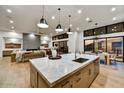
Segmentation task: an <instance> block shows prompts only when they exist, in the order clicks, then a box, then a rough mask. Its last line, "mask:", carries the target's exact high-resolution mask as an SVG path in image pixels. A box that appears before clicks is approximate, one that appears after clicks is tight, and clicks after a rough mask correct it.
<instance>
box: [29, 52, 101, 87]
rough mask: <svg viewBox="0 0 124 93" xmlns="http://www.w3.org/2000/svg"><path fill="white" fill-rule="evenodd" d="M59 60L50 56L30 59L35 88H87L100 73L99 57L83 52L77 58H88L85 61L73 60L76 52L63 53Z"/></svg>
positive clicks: (31, 82)
mask: <svg viewBox="0 0 124 93" xmlns="http://www.w3.org/2000/svg"><path fill="white" fill-rule="evenodd" d="M61 56H62V58H61V59H58V60H50V59H48V57H44V58H37V59H32V60H30V84H31V87H34V88H50V87H51V88H52V87H53V88H64V87H65V88H71V87H72V88H85V87H89V86H90V85H91V84H92V82H93V81H94V79H95V78H96V76H97V75H98V74H99V57H98V56H95V55H88V54H81V55H79V54H78V56H77V58H85V59H88V60H87V61H85V62H83V63H78V62H76V61H73V60H74V59H75V55H74V54H64V55H61Z"/></svg>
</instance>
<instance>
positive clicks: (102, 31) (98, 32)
mask: <svg viewBox="0 0 124 93" xmlns="http://www.w3.org/2000/svg"><path fill="white" fill-rule="evenodd" d="M102 34H106V28H105V27H100V28H96V29H94V35H102Z"/></svg>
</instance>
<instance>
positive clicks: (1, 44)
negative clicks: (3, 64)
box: [0, 31, 23, 57]
mask: <svg viewBox="0 0 124 93" xmlns="http://www.w3.org/2000/svg"><path fill="white" fill-rule="evenodd" d="M4 37H9V38H19V39H22V38H23V36H22V34H20V33H15V32H4V31H0V57H2V51H3V50H7V49H6V48H5V42H4ZM21 45H22V46H21V48H20V49H22V48H23V40H22V44H21ZM9 50H10V49H9Z"/></svg>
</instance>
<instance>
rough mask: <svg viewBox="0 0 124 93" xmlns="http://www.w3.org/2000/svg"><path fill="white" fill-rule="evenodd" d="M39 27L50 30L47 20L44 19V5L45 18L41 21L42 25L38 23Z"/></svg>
mask: <svg viewBox="0 0 124 93" xmlns="http://www.w3.org/2000/svg"><path fill="white" fill-rule="evenodd" d="M37 26H38V27H39V28H48V27H49V25H48V24H47V21H46V19H45V18H44V5H43V16H42V18H41V19H40V23H38V24H37Z"/></svg>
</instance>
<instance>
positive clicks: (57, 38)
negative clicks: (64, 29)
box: [52, 33, 68, 40]
mask: <svg viewBox="0 0 124 93" xmlns="http://www.w3.org/2000/svg"><path fill="white" fill-rule="evenodd" d="M66 38H68V34H67V33H64V34H60V35H56V36H53V37H52V40H59V39H66Z"/></svg>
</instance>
